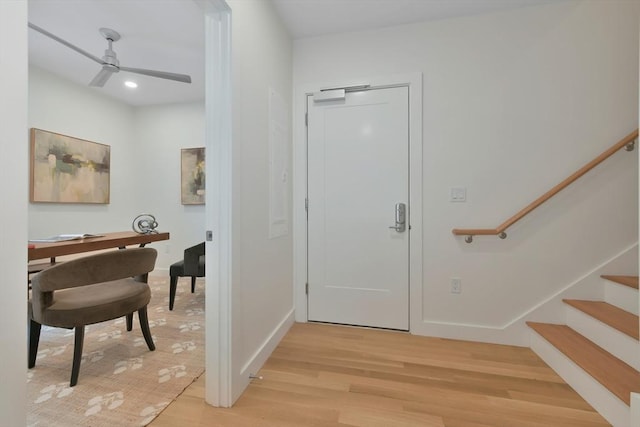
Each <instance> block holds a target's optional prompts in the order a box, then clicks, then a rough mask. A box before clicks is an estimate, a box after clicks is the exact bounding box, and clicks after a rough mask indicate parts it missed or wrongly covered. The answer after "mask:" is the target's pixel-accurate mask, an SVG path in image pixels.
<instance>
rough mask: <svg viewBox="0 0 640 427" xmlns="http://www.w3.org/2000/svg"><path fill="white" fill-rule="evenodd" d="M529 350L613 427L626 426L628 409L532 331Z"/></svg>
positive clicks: (629, 414)
mask: <svg viewBox="0 0 640 427" xmlns="http://www.w3.org/2000/svg"><path fill="white" fill-rule="evenodd" d="M531 349H532V350H533V351H534V352H535V353H536V354H537V355H538V356H540V358H542V360H544V361H545V362H546V363H547V365H549V366H550V367H551V369H553V370H554V371H556V372H557V373H558V375H560V376H561V377H562V379H563V380H565V381H566V383H567V384H569V385H570V386H571V387H573V389H574V390H575V391H576V392H577V393H578V394H580V396H582V398H583V399H584V400H586V401H587V402H588V403H589V404H590V405H591V406H593V408H594V409H595V410H596V411H598V413H600V415H602V416H603V417H604V418H605V419H606V420H607V421H608V422H609V423H611V424H612V425H613V426H614V427H630V417H631V411H630V409H629V407H628V406H627V405H626V404H625V403H624V402H623V401H621V400H620V399H618V398H617V397H616V396H615V395H614V394H613V393H611V392H610V391H609V390H607V389H606V388H605V387H604V386H603V385H602V384H600V383H599V382H598V381H596V380H595V379H593V377H591V376H590V375H589V374H587V373H586V372H585V371H584V370H583V369H582V368H580V367H579V366H578V365H576V364H575V363H574V362H573V361H571V360H570V359H569V358H568V357H567V356H565V355H564V354H563V353H562V352H561V351H560V350H558V349H557V348H555V347H554V346H553V345H551V344H550V343H549V342H548V341H547V340H545V339H544V338H542V337H541V336H540V335H538V334H537V333H536V332H534V331H531Z"/></svg>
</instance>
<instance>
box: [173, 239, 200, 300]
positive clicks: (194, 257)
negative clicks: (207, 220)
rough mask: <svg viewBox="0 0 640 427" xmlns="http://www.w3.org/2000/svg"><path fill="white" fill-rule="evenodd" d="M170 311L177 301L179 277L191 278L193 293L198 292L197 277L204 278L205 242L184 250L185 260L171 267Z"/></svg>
mask: <svg viewBox="0 0 640 427" xmlns="http://www.w3.org/2000/svg"><path fill="white" fill-rule="evenodd" d="M169 276H171V280H170V282H169V310H173V303H174V301H175V299H176V288H177V287H178V277H191V293H194V292H195V290H196V277H204V242H202V243H199V244H197V245H195V246H191V247H190V248H187V249H185V250H184V259H183V260H180V261H178V262H174V263H173V264H171V267H169Z"/></svg>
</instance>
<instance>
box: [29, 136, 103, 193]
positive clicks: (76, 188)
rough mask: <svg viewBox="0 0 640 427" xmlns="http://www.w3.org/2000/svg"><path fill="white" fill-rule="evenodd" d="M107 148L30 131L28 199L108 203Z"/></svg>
mask: <svg viewBox="0 0 640 427" xmlns="http://www.w3.org/2000/svg"><path fill="white" fill-rule="evenodd" d="M110 164H111V147H110V146H108V145H104V144H99V143H96V142H91V141H86V140H84V139H78V138H74V137H71V136H67V135H61V134H59V133H54V132H48V131H45V130H41V129H35V128H32V129H31V176H30V178H31V182H30V188H29V200H30V201H31V202H37V203H95V204H107V203H109V196H110V189H109V180H110Z"/></svg>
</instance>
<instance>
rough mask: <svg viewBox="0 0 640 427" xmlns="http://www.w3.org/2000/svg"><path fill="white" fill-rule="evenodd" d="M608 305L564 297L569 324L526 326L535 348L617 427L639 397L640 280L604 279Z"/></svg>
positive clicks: (626, 424) (624, 426)
mask: <svg viewBox="0 0 640 427" xmlns="http://www.w3.org/2000/svg"><path fill="white" fill-rule="evenodd" d="M602 279H603V283H602V286H603V287H604V301H584V300H575V299H565V300H563V301H564V303H565V310H566V323H567V324H566V325H556V324H550V323H538V322H527V325H529V327H531V329H532V330H533V331H534V332H535V333H533V334H532V337H531V348H532V349H533V350H534V351H535V352H536V353H537V354H538V355H539V356H540V357H541V358H542V359H543V360H544V361H545V362H546V363H547V364H548V365H549V366H550V367H551V368H553V369H554V370H555V371H556V372H557V373H558V374H559V375H560V376H561V377H562V378H563V379H564V380H565V381H566V382H567V383H568V384H569V385H570V386H571V387H573V388H574V389H575V390H576V391H577V392H578V393H579V394H580V395H581V396H582V397H583V398H584V399H585V400H586V401H587V402H589V403H590V404H591V405H592V406H593V407H594V408H595V409H596V410H597V411H598V412H599V413H600V414H601V415H602V416H603V417H604V418H605V419H606V420H607V421H608V422H610V423H611V424H612V425H613V426H614V427H637V426H631V420H630V417H631V415H630V408H629V406H630V393H631V392H637V393H640V342H639V338H640V337H639V332H638V329H639V324H640V323H639V319H638V310H639V307H638V306H639V304H638V277H637V276H602Z"/></svg>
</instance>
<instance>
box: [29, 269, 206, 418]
mask: <svg viewBox="0 0 640 427" xmlns="http://www.w3.org/2000/svg"><path fill="white" fill-rule="evenodd" d="M190 280H191V279H189V278H181V279H180V281H179V283H178V292H177V294H176V302H175V305H174V308H173V311H169V280H168V278H167V279H163V278H154V277H150V278H149V285H150V286H151V294H152V297H151V302H150V303H149V307H148V314H149V326H150V328H151V334H152V336H153V341H154V342H155V345H156V350H155V351H149V349H148V348H147V345H146V343H145V341H144V338H143V337H142V331H141V330H140V324H139V322H138V316H137V314H136V315H135V316H134V321H133V330H132V331H131V332H127V330H126V326H125V321H124V318H122V319H117V320H113V321H109V322H104V323H99V324H96V325H91V326H88V327H86V328H85V337H84V348H83V355H82V364H81V366H80V376H79V379H78V384H77V385H76V386H75V387H69V378H70V376H71V363H72V360H73V331H72V330H67V329H60V328H50V327H45V326H43V327H42V332H41V335H40V346H39V348H38V357H37V360H36V366H35V367H34V368H33V369H30V370H28V372H27V383H28V384H27V405H28V415H27V425H28V426H30V427H35V426H38V427H40V426H42V427H44V426H47V427H49V426H60V427H62V426H64V427H70V426H92V427H101V426H108V427H113V426H144V425H147V424H148V423H150V422H151V421H152V420H153V419H154V418H155V417H156V416H157V415H158V414H159V413H160V412H161V411H162V410H163V409H164V408H165V407H166V406H167V405H168V404H169V403H171V402H172V401H173V400H174V399H175V398H176V397H177V396H178V395H179V394H180V393H181V392H182V391H183V390H184V389H185V388H186V387H187V386H189V384H191V383H192V382H193V381H194V380H195V379H196V378H198V377H199V376H200V375H201V374H202V373H203V372H204V280H203V279H198V282H197V284H196V292H195V293H194V294H191V289H190V288H191V284H190Z"/></svg>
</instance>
